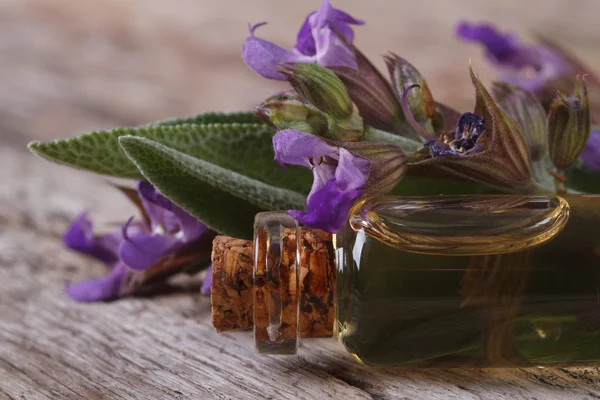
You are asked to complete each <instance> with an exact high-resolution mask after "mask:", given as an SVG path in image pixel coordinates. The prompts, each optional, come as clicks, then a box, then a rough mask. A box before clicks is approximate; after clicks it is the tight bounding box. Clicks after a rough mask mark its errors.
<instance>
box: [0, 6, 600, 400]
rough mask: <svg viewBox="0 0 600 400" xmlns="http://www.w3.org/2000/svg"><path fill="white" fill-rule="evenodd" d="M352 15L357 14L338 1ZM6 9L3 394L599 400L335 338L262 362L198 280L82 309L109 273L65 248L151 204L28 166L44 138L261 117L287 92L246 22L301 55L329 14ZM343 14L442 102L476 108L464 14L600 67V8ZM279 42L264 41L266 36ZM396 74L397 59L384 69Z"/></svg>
mask: <svg viewBox="0 0 600 400" xmlns="http://www.w3.org/2000/svg"><path fill="white" fill-rule="evenodd" d="M339 2H341V1H339ZM310 3H311V4H306V3H304V2H281V1H275V0H272V1H267V0H261V1H256V2H248V4H247V5H246V3H240V2H233V1H219V2H213V1H208V0H177V1H170V2H164V1H161V0H128V1H126V2H125V1H122V0H88V1H85V2H82V1H78V0H3V1H0V70H1V71H2V73H1V74H0V399H107V398H110V399H113V398H114V399H198V398H202V399H204V398H207V399H210V398H215V399H253V398H272V399H280V398H285V399H288V398H298V399H321V398H336V399H338V398H347V399H459V398H460V399H494V400H495V399H534V398H535V399H543V398H556V399H593V398H600V370H599V369H598V368H573V369H509V370H506V369H493V370H473V369H456V370H399V371H392V370H374V369H369V368H365V367H362V366H360V365H357V364H356V363H355V362H354V361H353V360H351V359H350V357H349V356H347V355H346V353H345V352H344V351H343V350H341V349H340V348H339V347H338V345H337V344H336V343H335V342H333V341H332V340H326V339H325V340H324V339H314V340H305V341H303V345H302V347H301V349H300V352H299V355H298V356H296V357H280V358H278V357H265V356H258V355H256V354H254V352H253V350H252V344H253V343H252V338H251V337H250V335H249V334H248V333H243V332H240V333H232V332H227V333H222V334H217V333H215V332H214V330H213V328H212V327H211V326H210V304H209V300H208V298H206V297H203V296H201V295H200V294H199V293H198V286H197V282H182V283H181V284H182V287H183V290H182V291H179V292H173V293H170V294H166V295H163V296H158V297H154V298H131V299H124V300H121V301H117V302H113V303H101V304H79V303H75V302H73V301H71V300H69V299H68V298H67V297H66V296H65V295H64V293H63V288H64V285H65V282H66V281H69V280H70V281H77V280H82V279H88V278H91V277H96V276H101V275H102V274H103V273H104V270H103V266H102V265H99V264H97V263H94V262H92V261H90V260H88V259H86V258H84V257H81V256H78V255H76V254H73V253H71V252H68V251H65V250H64V249H63V248H62V245H61V240H60V238H61V235H62V233H63V232H64V230H65V228H66V226H67V225H68V223H69V221H70V220H71V219H72V218H73V217H74V216H75V215H76V214H77V213H78V212H79V211H81V210H83V209H85V208H87V209H89V210H90V212H91V215H92V216H93V218H94V220H96V221H99V222H102V223H99V224H98V228H99V229H104V230H107V229H114V227H115V225H116V224H117V223H119V222H122V221H123V220H125V219H127V218H128V217H129V216H130V215H132V213H134V208H133V207H131V206H130V205H129V204H128V202H127V200H126V199H124V198H123V197H122V196H121V195H120V194H119V193H118V192H117V191H116V190H112V189H110V186H109V185H107V184H106V181H105V179H104V178H101V177H98V176H94V175H90V174H86V173H82V172H78V171H73V170H69V169H67V168H64V167H60V166H55V165H51V164H49V163H47V162H46V161H44V160H41V159H38V158H35V157H33V156H31V155H30V154H28V153H27V152H26V150H25V148H24V145H25V143H26V142H27V141H28V140H31V139H51V138H54V137H65V136H69V135H73V134H76V133H79V132H83V131H87V130H92V129H99V128H108V127H112V126H117V125H133V124H138V123H144V122H148V121H151V120H156V119H160V118H165V117H170V116H174V115H187V114H193V113H196V112H199V111H204V110H215V109H223V110H233V109H241V108H248V107H250V106H252V105H253V104H255V103H256V102H258V101H259V100H260V99H261V98H263V97H265V96H267V95H268V94H270V93H272V92H273V91H275V90H278V89H279V88H280V87H282V86H281V85H280V84H279V83H277V82H265V81H264V80H261V79H259V78H258V77H256V76H255V75H254V74H252V73H251V72H250V71H248V70H247V69H246V68H245V66H244V65H243V63H242V62H241V60H240V58H239V49H240V45H241V42H242V41H243V39H244V36H245V35H246V27H245V23H246V22H247V21H250V22H258V21H261V20H263V19H270V20H271V21H272V22H273V23H272V24H271V26H268V27H265V28H263V29H264V36H265V37H267V38H271V39H277V40H280V42H281V44H282V45H288V46H289V45H291V43H292V42H293V40H294V34H295V32H292V31H290V28H289V27H290V26H293V27H296V26H299V25H300V23H301V21H302V16H303V15H304V14H305V13H306V11H307V10H310V9H312V8H314V7H316V5H317V4H318V1H311V2H310ZM524 3H525V2H523V1H517V0H514V1H513V0H510V1H509V0H505V1H502V2H492V1H476V0H461V1H455V2H452V7H450V5H449V4H450V2H446V1H444V0H429V1H417V0H406V1H402V2H397V1H393V0H389V1H380V2H376V5H375V3H374V2H363V1H360V0H347V1H344V8H345V9H346V10H348V11H349V12H351V13H352V14H354V15H355V16H360V17H362V18H364V19H366V20H367V22H368V23H369V25H367V26H366V27H364V28H360V29H361V30H360V34H359V36H358V44H359V46H361V48H363V49H367V50H366V53H367V54H368V55H369V56H370V57H373V58H376V57H377V56H378V55H379V54H382V53H383V52H385V51H386V50H387V49H391V50H394V51H396V52H398V53H400V54H401V55H403V56H405V57H406V58H408V59H410V60H411V61H413V62H414V63H415V64H416V65H417V66H418V67H419V68H421V69H422V70H423V71H424V72H425V73H426V76H427V77H428V80H429V81H430V86H431V87H432V90H433V91H434V94H435V95H436V97H437V98H439V99H440V100H443V101H447V102H449V103H451V104H454V105H455V106H457V107H465V108H468V106H469V105H470V104H471V101H472V98H471V96H472V93H471V89H470V87H469V86H468V75H467V70H466V67H467V61H466V60H467V59H468V58H469V57H472V58H473V60H474V64H475V65H476V67H477V69H478V70H479V71H481V73H482V75H484V76H487V77H488V78H487V79H489V77H491V72H490V71H489V69H487V67H486V66H485V65H484V63H483V61H482V60H481V57H480V56H479V51H478V50H477V49H475V48H474V47H469V46H465V45H462V44H460V43H458V42H456V41H454V40H453V39H452V38H450V35H451V31H452V24H453V23H454V22H455V21H456V20H457V19H460V18H469V19H475V20H481V19H489V18H494V19H495V20H496V21H497V23H498V24H500V25H503V26H506V27H507V28H510V29H514V30H518V31H519V32H521V33H524V32H525V30H526V29H525V28H523V26H524V24H527V26H531V28H532V29H534V30H538V31H542V32H544V33H546V34H557V33H558V34H560V35H557V37H558V40H559V41H560V42H561V43H563V44H565V45H568V46H569V47H570V48H571V49H572V50H573V51H574V52H576V53H578V54H581V55H582V58H583V59H584V60H585V61H586V62H587V63H588V64H595V65H600V53H598V51H597V50H596V49H597V47H596V46H597V43H598V39H599V37H598V31H597V28H596V18H597V15H599V13H600V3H598V2H597V1H596V0H588V1H584V0H581V1H566V0H565V1H561V0H551V1H550V0H546V1H542V0H534V1H530V2H527V8H524ZM261 34H262V32H261ZM378 65H379V66H380V67H381V66H382V65H383V64H382V63H381V62H378Z"/></svg>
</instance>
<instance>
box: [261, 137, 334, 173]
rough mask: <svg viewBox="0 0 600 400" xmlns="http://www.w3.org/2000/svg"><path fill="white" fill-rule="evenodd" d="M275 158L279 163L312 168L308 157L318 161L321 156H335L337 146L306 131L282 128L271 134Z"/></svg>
mask: <svg viewBox="0 0 600 400" xmlns="http://www.w3.org/2000/svg"><path fill="white" fill-rule="evenodd" d="M273 150H274V151H275V159H276V160H277V162H278V163H279V164H280V165H283V164H284V163H285V164H291V165H301V166H304V167H308V168H312V167H313V164H311V163H310V161H309V158H312V159H313V160H315V162H317V163H318V162H319V158H321V157H334V158H337V154H338V150H337V147H335V146H332V145H330V144H328V143H327V142H325V141H324V140H321V139H319V138H318V137H316V136H313V135H310V134H308V133H304V132H300V131H297V130H294V129H284V130H282V131H279V132H277V134H275V136H273Z"/></svg>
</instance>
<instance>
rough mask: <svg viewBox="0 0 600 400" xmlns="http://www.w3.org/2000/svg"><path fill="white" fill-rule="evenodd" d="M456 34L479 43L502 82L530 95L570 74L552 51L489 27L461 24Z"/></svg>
mask: <svg viewBox="0 0 600 400" xmlns="http://www.w3.org/2000/svg"><path fill="white" fill-rule="evenodd" d="M456 34H457V35H458V36H459V37H460V38H462V39H464V40H467V41H472V42H479V43H481V44H482V45H483V46H484V47H485V49H486V56H487V58H488V60H490V62H491V63H492V64H493V65H494V66H495V67H496V68H497V69H498V70H499V72H500V74H501V77H500V78H501V79H502V80H503V81H506V82H508V83H512V84H514V85H517V86H520V87H522V88H524V89H527V90H530V91H533V92H535V91H537V90H538V89H541V88H542V87H543V86H544V85H546V84H547V83H548V82H549V81H552V80H555V79H557V78H560V77H562V76H563V75H564V74H565V73H566V72H568V70H569V65H568V63H567V60H565V59H564V57H563V56H562V55H561V54H560V53H558V52H557V51H556V50H555V49H552V48H550V47H548V46H544V45H535V46H528V45H525V44H523V43H521V42H520V41H519V39H518V38H517V37H516V36H515V35H513V34H502V33H499V32H498V31H497V30H496V29H495V28H494V27H493V26H492V25H488V24H480V25H475V24H470V23H468V22H462V23H460V24H458V26H457V28H456Z"/></svg>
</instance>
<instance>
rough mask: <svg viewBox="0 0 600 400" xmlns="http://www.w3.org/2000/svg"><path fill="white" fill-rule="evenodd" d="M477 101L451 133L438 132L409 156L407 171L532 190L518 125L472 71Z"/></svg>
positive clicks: (516, 189) (523, 142)
mask: <svg viewBox="0 0 600 400" xmlns="http://www.w3.org/2000/svg"><path fill="white" fill-rule="evenodd" d="M471 79H472V81H473V85H474V86H475V94H476V102H475V109H474V111H473V112H467V113H464V114H462V115H461V116H460V117H459V119H458V122H457V126H456V128H455V130H454V131H445V132H442V133H441V134H440V135H439V136H438V137H436V138H434V140H430V141H428V142H427V143H425V146H424V148H423V149H422V150H419V151H417V152H415V153H412V154H411V155H410V157H409V166H410V167H413V168H416V169H419V168H422V167H425V169H423V172H429V173H431V172H434V171H438V172H441V173H442V174H443V175H446V176H448V175H450V176H454V177H457V178H460V179H466V180H470V181H473V182H478V183H482V184H485V185H487V186H491V187H495V188H498V189H502V190H505V191H510V192H528V191H532V187H533V186H532V185H533V180H532V170H531V156H530V154H529V149H528V148H527V143H526V141H525V139H524V137H523V135H522V134H521V132H520V131H519V127H518V125H517V124H516V123H515V122H514V121H513V120H512V119H511V118H510V117H509V116H508V115H507V114H506V113H505V112H504V111H503V110H502V109H501V108H500V106H499V105H498V104H497V103H496V102H495V101H494V99H493V98H492V96H491V95H490V94H489V92H488V91H487V89H486V88H485V87H484V86H483V84H482V83H481V81H480V80H479V78H477V76H476V75H475V74H474V72H473V71H472V70H471Z"/></svg>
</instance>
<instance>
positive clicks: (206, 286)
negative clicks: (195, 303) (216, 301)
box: [200, 265, 212, 294]
mask: <svg viewBox="0 0 600 400" xmlns="http://www.w3.org/2000/svg"><path fill="white" fill-rule="evenodd" d="M211 287H212V265H211V266H210V267H208V269H207V270H206V274H205V275H204V281H203V282H202V287H201V288H200V293H202V294H210V288H211Z"/></svg>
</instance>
